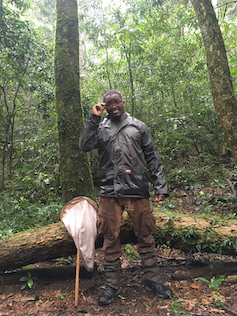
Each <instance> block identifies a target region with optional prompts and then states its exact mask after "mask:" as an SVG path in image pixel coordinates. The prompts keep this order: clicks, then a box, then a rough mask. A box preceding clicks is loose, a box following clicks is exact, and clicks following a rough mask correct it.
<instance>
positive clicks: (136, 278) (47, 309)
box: [0, 246, 237, 316]
mask: <svg viewBox="0 0 237 316" xmlns="http://www.w3.org/2000/svg"><path fill="white" fill-rule="evenodd" d="M134 249H136V246H134ZM158 253H159V265H160V269H161V278H162V281H163V282H164V283H165V284H166V285H168V286H170V287H171V288H172V290H173V293H174V297H173V299H172V300H163V299H160V298H158V297H157V296H155V295H153V294H152V293H149V292H147V290H146V289H145V288H144V286H143V285H142V267H141V261H140V260H138V259H131V260H128V257H127V255H126V253H125V251H124V253H123V256H122V261H121V262H122V272H121V285H122V290H121V293H120V294H119V295H118V297H116V298H115V300H114V301H113V303H112V304H111V305H110V306H107V307H100V306H98V304H97V298H98V296H99V295H100V294H101V293H102V291H103V259H102V253H101V252H100V251H96V256H95V262H96V266H97V269H96V271H95V272H94V273H92V274H91V275H90V276H89V277H88V275H87V276H85V275H84V273H83V270H82V271H81V272H80V274H81V277H80V289H79V304H78V307H77V308H75V306H74V302H75V291H74V286H75V262H74V258H72V257H69V258H67V259H65V258H59V259H57V260H56V261H55V260H54V261H51V262H44V263H38V264H35V267H36V269H33V270H30V271H31V275H30V276H31V277H32V276H34V275H37V271H39V270H42V269H43V268H44V271H47V270H48V271H47V272H49V273H50V274H51V277H50V276H49V273H47V274H45V276H44V275H43V274H41V276H40V277H38V278H37V280H35V281H34V285H33V286H32V288H29V287H26V288H25V289H24V290H21V286H22V283H24V282H20V281H19V279H20V278H21V276H22V275H25V276H26V275H27V271H29V270H25V271H24V270H23V271H22V270H19V271H14V272H11V273H7V274H5V275H4V277H5V279H4V278H3V279H2V281H1V282H2V284H1V285H0V316H23V315H24V316H25V315H32V316H33V315H34V316H36V315H37V316H59V315H61V316H73V315H75V316H76V315H87V316H89V315H100V316H110V315H111V316H116V315H118V316H125V315H126V316H129V315H130V316H133V315H161V316H162V315H201V316H202V315H203V316H207V315H220V314H222V315H237V283H226V282H221V284H220V286H219V289H214V288H210V287H209V286H208V283H206V282H203V281H201V280H200V279H199V278H197V277H193V278H192V276H191V275H190V273H186V274H189V278H188V279H185V280H177V279H175V278H174V275H175V274H174V273H175V272H177V271H182V272H187V271H188V270H187V268H186V267H187V266H188V264H189V265H190V258H191V259H192V260H191V261H192V265H193V267H194V266H195V265H196V266H197V265H198V263H199V265H200V262H204V261H206V260H207V258H208V260H209V261H210V260H213V261H216V259H217V258H218V259H220V260H222V261H223V262H225V260H226V258H227V257H225V256H222V257H220V256H217V255H212V257H210V254H200V253H199V254H196V255H195V254H193V255H185V254H183V253H180V252H179V251H176V250H172V251H171V249H169V248H161V249H158ZM190 256H191V257H190ZM195 256H196V257H195ZM228 258H229V257H228ZM232 260H233V261H235V259H234V258H233V259H232ZM58 266H61V268H58ZM65 266H68V267H71V272H70V273H69V274H68V273H67V275H65V274H64V271H65ZM204 266H205V265H204ZM200 267H201V269H200V268H199V271H200V276H202V277H204V278H206V279H208V280H210V278H211V277H210V274H209V272H208V274H207V275H206V272H205V271H206V270H205V269H202V265H200ZM236 267H237V260H236ZM54 269H57V271H58V272H57V274H55V273H53V271H54ZM60 269H61V272H60ZM11 275H14V277H11Z"/></svg>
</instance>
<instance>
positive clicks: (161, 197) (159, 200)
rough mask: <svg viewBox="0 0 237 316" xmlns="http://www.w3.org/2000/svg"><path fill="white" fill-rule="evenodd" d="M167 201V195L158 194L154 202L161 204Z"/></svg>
mask: <svg viewBox="0 0 237 316" xmlns="http://www.w3.org/2000/svg"><path fill="white" fill-rule="evenodd" d="M164 199H165V195H164V194H158V195H157V194H156V197H155V201H154V202H161V201H164Z"/></svg>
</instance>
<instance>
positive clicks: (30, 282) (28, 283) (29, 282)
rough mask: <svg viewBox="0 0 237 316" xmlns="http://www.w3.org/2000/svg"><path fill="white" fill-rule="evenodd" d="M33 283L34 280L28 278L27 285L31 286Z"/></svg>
mask: <svg viewBox="0 0 237 316" xmlns="http://www.w3.org/2000/svg"><path fill="white" fill-rule="evenodd" d="M33 283H34V282H33V280H32V279H30V280H28V282H27V285H28V286H29V288H32V286H33Z"/></svg>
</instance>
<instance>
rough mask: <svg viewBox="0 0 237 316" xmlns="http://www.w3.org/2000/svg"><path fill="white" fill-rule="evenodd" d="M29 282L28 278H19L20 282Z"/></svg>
mask: <svg viewBox="0 0 237 316" xmlns="http://www.w3.org/2000/svg"><path fill="white" fill-rule="evenodd" d="M28 280H29V278H28V277H27V276H23V277H21V278H20V280H19V281H20V282H25V281H28Z"/></svg>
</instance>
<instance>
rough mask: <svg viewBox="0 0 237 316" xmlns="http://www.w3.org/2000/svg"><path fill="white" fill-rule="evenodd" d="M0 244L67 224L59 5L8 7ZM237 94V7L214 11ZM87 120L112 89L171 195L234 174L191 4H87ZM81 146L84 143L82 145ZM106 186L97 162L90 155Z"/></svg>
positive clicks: (83, 24)
mask: <svg viewBox="0 0 237 316" xmlns="http://www.w3.org/2000/svg"><path fill="white" fill-rule="evenodd" d="M0 12H1V20H0V34H1V35H0V44H1V45H0V65H1V69H3V70H4V71H1V72H0V147H1V151H0V174H1V184H0V237H3V238H4V237H6V236H8V235H10V234H12V233H14V232H17V231H21V230H25V229H28V228H30V227H34V226H38V225H39V226H40V225H45V224H47V223H52V222H55V221H58V220H59V214H60V210H61V208H62V205H61V204H60V203H61V200H60V199H61V193H60V178H59V157H58V139H57V126H56V113H55V104H54V81H53V78H54V69H53V52H54V33H55V1H54V0H42V1H40V2H32V3H31V2H30V1H27V0H21V1H7V0H6V1H0ZM216 12H217V15H218V18H219V22H220V26H221V30H222V34H223V37H224V40H225V45H226V50H227V54H228V60H229V66H230V71H231V75H232V77H233V83H234V88H235V91H237V84H236V82H237V79H236V78H237V66H236V65H237V50H236V41H237V26H236V25H237V24H236V4H235V3H233V4H229V5H228V8H227V11H225V12H224V11H223V7H219V9H218V8H216ZM79 31H80V70H81V92H82V103H83V108H84V114H85V117H87V115H88V113H89V112H90V111H91V109H92V106H93V105H94V104H95V103H97V102H101V101H102V98H103V95H104V93H105V92H106V91H107V90H109V89H110V88H113V89H117V90H119V91H120V92H121V93H122V95H123V98H124V100H125V103H126V110H127V111H128V112H129V113H130V114H132V115H134V116H135V117H137V118H138V119H141V120H143V121H144V122H145V123H146V124H147V125H148V126H149V128H150V130H151V132H152V134H153V137H154V140H155V143H156V145H157V149H158V152H159V154H160V156H161V159H162V162H163V165H164V171H165V174H166V178H167V180H168V183H169V185H170V188H171V190H172V189H173V188H177V187H182V188H185V189H189V188H190V187H193V186H195V185H196V186H198V184H202V185H203V184H204V183H206V184H207V183H211V182H213V181H214V179H216V180H217V179H218V181H219V182H218V183H222V181H223V179H225V178H226V177H229V174H230V173H231V172H232V173H234V174H235V173H236V169H234V166H233V163H232V160H231V157H230V155H229V149H228V148H227V146H226V143H225V139H224V136H223V132H222V130H221V127H220V124H219V122H218V120H217V118H216V114H215V110H214V107H213V104H212V98H211V91H210V85H209V79H208V72H207V66H206V60H205V51H204V47H203V44H202V37H201V34H200V31H199V28H198V23H197V20H196V18H195V14H194V10H193V8H192V6H191V4H190V3H189V2H188V3H187V1H182V0H179V1H177V0H176V1H173V0H167V1H156V0H149V1H143V0H138V1H135V0H129V1H128V0H127V1H123V2H118V1H114V2H113V1H112V2H110V4H109V5H105V4H103V2H101V1H97V0H93V1H90V2H88V1H84V0H83V1H82V0H80V1H79ZM78 138H79V135H78ZM90 157H91V167H92V172H93V176H94V181H95V184H96V185H98V181H99V169H98V161H97V154H96V152H93V153H91V154H90Z"/></svg>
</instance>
